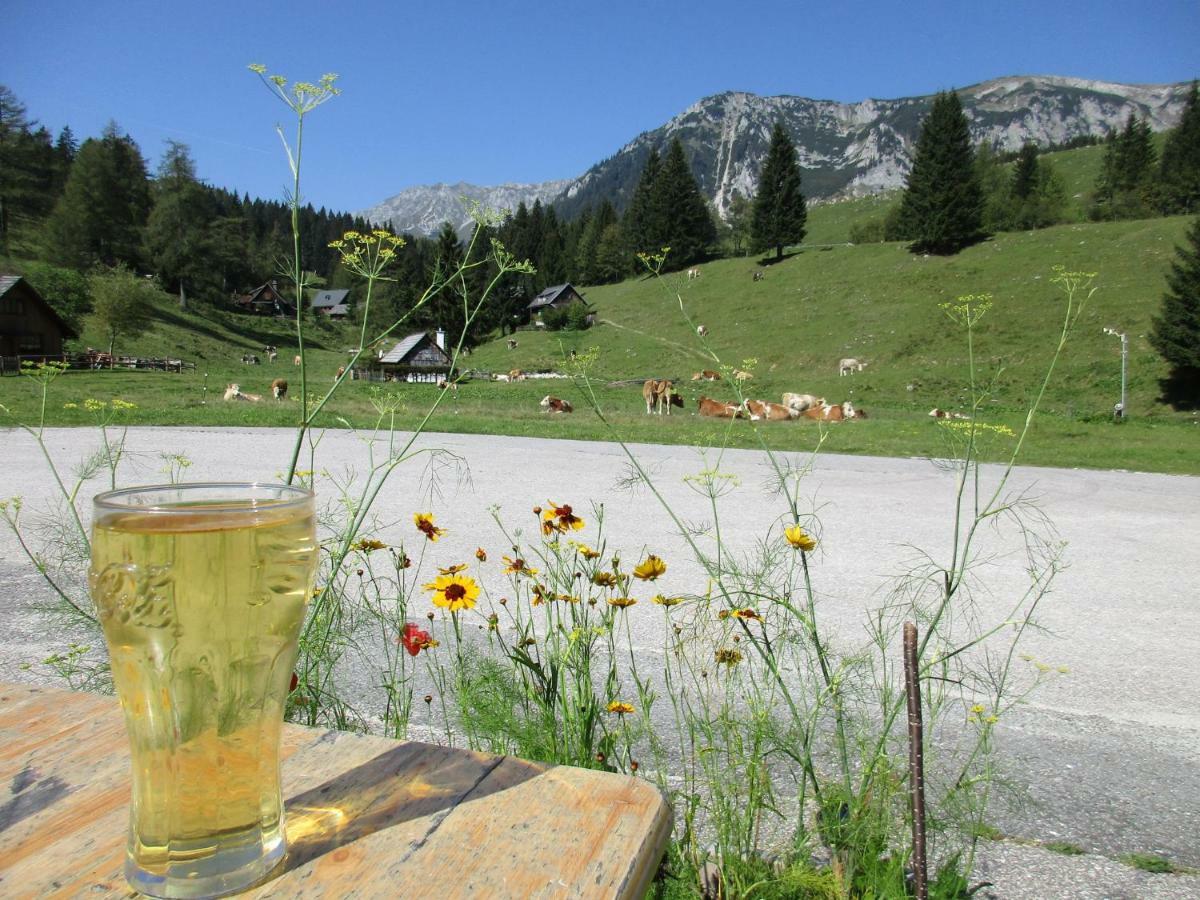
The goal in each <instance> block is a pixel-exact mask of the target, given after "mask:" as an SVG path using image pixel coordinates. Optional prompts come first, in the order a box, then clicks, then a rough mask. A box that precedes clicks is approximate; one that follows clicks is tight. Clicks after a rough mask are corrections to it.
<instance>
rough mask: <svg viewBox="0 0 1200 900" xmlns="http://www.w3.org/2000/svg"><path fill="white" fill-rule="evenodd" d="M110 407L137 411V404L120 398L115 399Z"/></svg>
mask: <svg viewBox="0 0 1200 900" xmlns="http://www.w3.org/2000/svg"><path fill="white" fill-rule="evenodd" d="M110 405H111V406H112V408H113V409H137V404H136V403H130V402H129V401H128V400H122V399H121V398H120V397H114V398H113V399H112V401H111V402H110Z"/></svg>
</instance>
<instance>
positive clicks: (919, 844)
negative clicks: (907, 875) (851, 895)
mask: <svg viewBox="0 0 1200 900" xmlns="http://www.w3.org/2000/svg"><path fill="white" fill-rule="evenodd" d="M919 675H920V672H919V670H918V668H917V626H916V625H914V624H913V623H912V622H905V623H904V688H905V692H906V693H907V694H908V769H909V772H908V793H909V797H910V799H911V801H912V804H911V805H912V836H913V854H912V863H913V882H914V884H913V886H914V887H915V889H916V896H917V900H928V898H929V879H928V872H927V871H926V865H925V759H924V754H923V752H922V748H923V746H924V730H925V729H924V727H923V725H922V722H921V682H920V678H919Z"/></svg>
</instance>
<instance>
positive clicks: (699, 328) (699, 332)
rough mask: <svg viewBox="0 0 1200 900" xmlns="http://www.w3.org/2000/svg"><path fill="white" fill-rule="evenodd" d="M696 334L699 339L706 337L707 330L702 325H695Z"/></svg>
mask: <svg viewBox="0 0 1200 900" xmlns="http://www.w3.org/2000/svg"><path fill="white" fill-rule="evenodd" d="M696 334H697V335H699V336H700V337H708V329H707V328H705V327H704V326H703V325H697V326H696Z"/></svg>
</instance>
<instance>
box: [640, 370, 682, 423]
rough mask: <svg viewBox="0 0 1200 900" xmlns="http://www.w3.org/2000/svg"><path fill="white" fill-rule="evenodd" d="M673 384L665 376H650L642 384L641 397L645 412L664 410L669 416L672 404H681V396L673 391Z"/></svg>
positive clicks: (662, 411)
mask: <svg viewBox="0 0 1200 900" xmlns="http://www.w3.org/2000/svg"><path fill="white" fill-rule="evenodd" d="M674 387H675V386H674V385H673V384H672V383H671V382H670V381H668V380H667V379H665V378H651V379H650V380H648V381H647V382H646V383H645V384H643V385H642V399H643V400H645V401H646V414H647V415H649V414H650V413H651V412H657V413H658V414H659V415H662V414H663V413H664V412H665V413H666V414H667V415H668V416H669V415H670V414H671V407H672V406H680V407H681V406H683V398H682V397H681V396H679V395H678V394H677V393H675V391H674Z"/></svg>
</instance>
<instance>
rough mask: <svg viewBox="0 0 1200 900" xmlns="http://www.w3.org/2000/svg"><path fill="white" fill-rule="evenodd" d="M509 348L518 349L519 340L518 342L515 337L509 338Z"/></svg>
mask: <svg viewBox="0 0 1200 900" xmlns="http://www.w3.org/2000/svg"><path fill="white" fill-rule="evenodd" d="M508 349H509V350H516V349H517V342H516V340H514V339H513V338H509V339H508Z"/></svg>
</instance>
